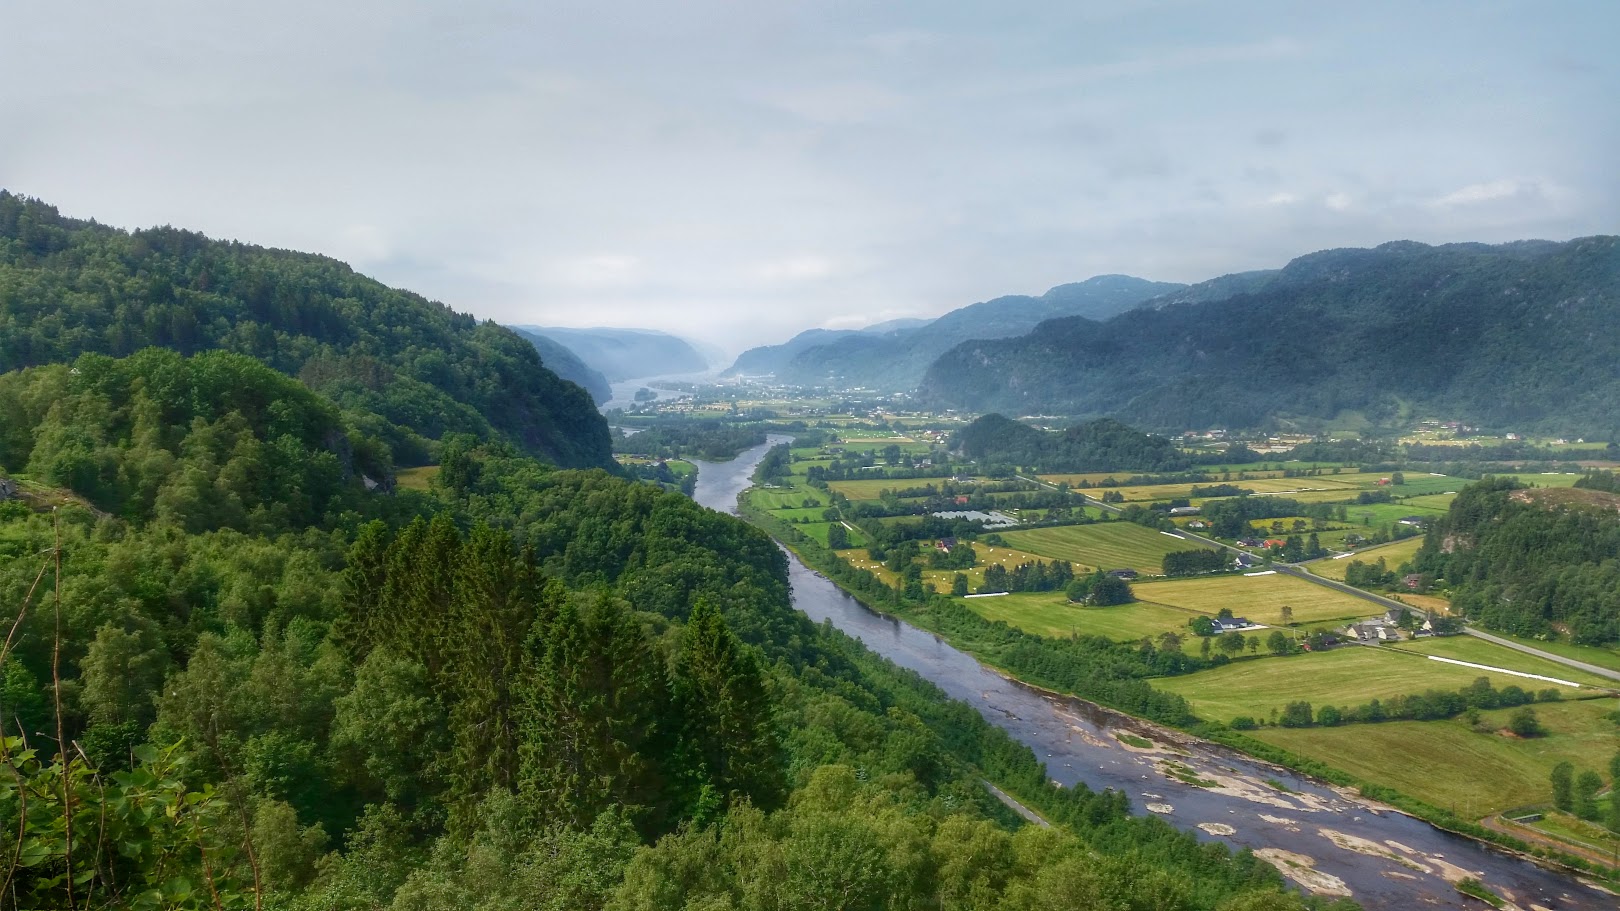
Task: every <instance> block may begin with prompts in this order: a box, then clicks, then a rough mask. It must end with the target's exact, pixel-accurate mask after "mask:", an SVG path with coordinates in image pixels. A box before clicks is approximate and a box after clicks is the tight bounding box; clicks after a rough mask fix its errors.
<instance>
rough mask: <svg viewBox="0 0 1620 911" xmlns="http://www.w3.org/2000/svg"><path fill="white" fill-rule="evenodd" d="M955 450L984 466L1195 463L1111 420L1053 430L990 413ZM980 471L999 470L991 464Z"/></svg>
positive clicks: (961, 434) (1103, 467) (1171, 468)
mask: <svg viewBox="0 0 1620 911" xmlns="http://www.w3.org/2000/svg"><path fill="white" fill-rule="evenodd" d="M951 448H952V449H953V450H955V451H959V452H961V453H962V455H964V456H965V457H967V458H969V459H973V460H975V461H977V462H979V463H980V464H981V465H983V466H1008V467H1014V468H1028V469H1031V470H1034V471H1050V472H1061V471H1123V470H1127V469H1130V470H1136V471H1145V472H1175V471H1185V470H1186V469H1187V468H1189V467H1191V465H1192V464H1193V463H1192V460H1191V458H1189V457H1188V456H1187V455H1185V454H1184V453H1182V452H1181V451H1180V450H1178V449H1177V448H1176V447H1175V446H1174V445H1172V444H1171V442H1170V441H1169V440H1167V439H1164V438H1163V437H1155V436H1149V435H1147V434H1145V433H1142V432H1140V431H1137V430H1134V429H1132V428H1130V427H1127V426H1125V425H1124V424H1121V423H1119V422H1118V421H1111V420H1099V421H1090V422H1087V423H1082V424H1076V425H1074V426H1073V427H1070V428H1068V429H1067V430H1064V431H1063V432H1062V433H1048V432H1046V431H1044V430H1038V429H1036V428H1034V427H1031V426H1029V425H1028V424H1024V423H1021V422H1019V421H1014V420H1012V419H1011V418H1007V417H1003V416H1002V415H999V414H987V415H984V416H983V417H980V418H978V419H977V420H975V421H974V422H973V423H971V424H969V425H968V426H966V427H964V428H962V429H961V430H959V431H957V432H956V434H954V435H953V436H952V438H951ZM981 470H983V471H986V472H987V473H991V474H994V471H993V469H990V468H983V469H981Z"/></svg>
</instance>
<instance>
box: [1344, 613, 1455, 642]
mask: <svg viewBox="0 0 1620 911" xmlns="http://www.w3.org/2000/svg"><path fill="white" fill-rule="evenodd" d="M1411 613H1412V612H1411V611H1408V610H1407V609H1405V608H1401V607H1392V608H1390V609H1389V610H1388V611H1386V612H1385V613H1384V615H1383V616H1382V617H1373V618H1371V619H1367V620H1357V621H1356V622H1354V623H1352V624H1350V625H1349V626H1347V627H1345V628H1344V637H1345V638H1346V639H1348V640H1349V641H1351V642H1361V643H1377V642H1399V641H1401V640H1403V639H1415V638H1418V637H1419V636H1433V635H1435V629H1434V618H1433V617H1431V616H1428V615H1424V617H1423V622H1422V623H1421V624H1419V625H1417V626H1416V627H1414V628H1413V629H1412V631H1411V632H1410V633H1408V632H1407V631H1406V630H1404V629H1402V628H1401V619H1402V617H1403V616H1404V615H1407V614H1411Z"/></svg>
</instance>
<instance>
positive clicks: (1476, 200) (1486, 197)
mask: <svg viewBox="0 0 1620 911" xmlns="http://www.w3.org/2000/svg"><path fill="white" fill-rule="evenodd" d="M1547 195H1549V194H1548V193H1547V192H1546V190H1545V189H1544V188H1543V186H1542V185H1541V183H1540V182H1538V181H1527V180H1515V179H1504V180H1491V181H1486V182H1485V183H1471V184H1469V185H1468V186H1466V187H1462V188H1460V189H1457V190H1453V191H1451V192H1450V193H1447V194H1446V195H1444V196H1441V197H1440V198H1438V199H1435V200H1432V201H1431V202H1430V205H1432V206H1434V207H1435V208H1438V209H1452V208H1457V207H1459V206H1475V205H1479V204H1481V203H1491V202H1501V201H1503V200H1510V199H1540V198H1543V197H1545V196H1547Z"/></svg>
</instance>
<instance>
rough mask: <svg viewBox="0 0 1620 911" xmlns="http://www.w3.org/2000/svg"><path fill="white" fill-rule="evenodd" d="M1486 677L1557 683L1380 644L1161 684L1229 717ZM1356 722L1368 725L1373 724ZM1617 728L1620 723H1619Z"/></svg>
mask: <svg viewBox="0 0 1620 911" xmlns="http://www.w3.org/2000/svg"><path fill="white" fill-rule="evenodd" d="M1251 635H1252V634H1251ZM1262 638H1264V636H1262ZM1480 677H1488V678H1490V681H1491V685H1492V686H1494V687H1496V688H1497V689H1501V688H1502V687H1506V686H1518V687H1519V688H1520V689H1526V688H1527V687H1525V686H1524V684H1526V683H1532V684H1534V689H1535V690H1542V689H1548V688H1550V687H1553V684H1550V683H1539V682H1536V681H1527V680H1525V679H1524V678H1522V677H1515V676H1513V675H1511V674H1493V673H1489V672H1486V671H1481V670H1478V669H1476V668H1471V667H1460V666H1458V665H1454V664H1445V663H1442V662H1439V661H1428V660H1425V659H1421V658H1417V657H1415V656H1412V655H1407V654H1401V653H1399V652H1396V651H1394V650H1392V649H1388V648H1385V647H1383V646H1376V645H1367V646H1360V645H1349V646H1343V647H1340V648H1336V649H1334V650H1332V651H1330V652H1324V653H1322V654H1304V655H1295V656H1291V657H1287V658H1259V659H1251V660H1245V661H1234V662H1233V663H1231V664H1228V665H1226V666H1225V667H1218V668H1214V669H1213V670H1207V671H1200V672H1198V673H1196V674H1188V675H1186V676H1184V677H1160V678H1157V679H1155V680H1154V681H1153V685H1154V687H1156V688H1158V689H1161V690H1166V691H1168V692H1172V693H1179V694H1181V695H1182V696H1183V697H1185V698H1186V700H1187V701H1188V702H1190V703H1192V706H1193V711H1194V712H1196V713H1198V714H1199V715H1200V716H1202V717H1204V718H1209V719H1212V720H1215V721H1222V722H1225V721H1231V720H1232V719H1233V718H1235V717H1237V716H1239V715H1248V716H1250V717H1252V718H1256V719H1262V720H1263V719H1266V718H1269V717H1270V715H1271V710H1272V709H1277V710H1278V711H1281V710H1282V708H1283V706H1284V705H1287V704H1288V703H1290V702H1294V701H1298V700H1304V701H1306V702H1309V703H1310V704H1311V705H1312V706H1314V707H1316V708H1321V707H1322V706H1324V705H1336V706H1338V707H1340V708H1346V707H1350V706H1356V705H1362V704H1364V703H1366V702H1369V701H1371V700H1373V699H1388V698H1389V697H1391V696H1396V695H1403V694H1408V693H1421V692H1423V691H1424V690H1431V689H1434V690H1458V689H1461V688H1462V687H1465V686H1467V685H1469V684H1470V683H1473V682H1474V681H1475V680H1476V679H1478V678H1480ZM1557 689H1559V690H1560V691H1561V692H1563V694H1564V695H1565V696H1573V695H1576V694H1579V693H1580V690H1577V689H1574V688H1571V687H1557ZM1601 701H1602V702H1603V703H1605V704H1607V705H1608V706H1609V708H1611V709H1612V708H1614V707H1615V706H1614V704H1613V703H1612V701H1611V700H1601ZM1548 705H1549V706H1551V705H1552V703H1549V704H1548ZM1353 727H1355V728H1356V729H1358V730H1365V729H1369V728H1371V727H1373V726H1372V725H1354V726H1353ZM1549 727H1550V725H1549ZM1610 728H1611V730H1612V729H1613V725H1612V724H1611V725H1610ZM1612 752H1613V751H1612V748H1611V750H1610V751H1609V752H1606V753H1601V754H1598V755H1602V756H1603V757H1605V758H1607V757H1608V756H1609V755H1612Z"/></svg>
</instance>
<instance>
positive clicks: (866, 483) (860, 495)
mask: <svg viewBox="0 0 1620 911" xmlns="http://www.w3.org/2000/svg"><path fill="white" fill-rule="evenodd" d="M949 480H950V479H949V478H862V479H859V480H855V481H828V482H827V487H828V489H830V490H833V491H835V492H837V493H841V494H843V495H844V496H846V497H848V498H849V499H851V500H876V499H878V498H879V497H880V496H881V495H882V493H883V491H885V490H907V489H911V488H919V489H920V488H923V487H933V488H934V489H935V490H938V489H939V486H940V484H942V483H945V482H946V481H949ZM959 486H960V485H959Z"/></svg>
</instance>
